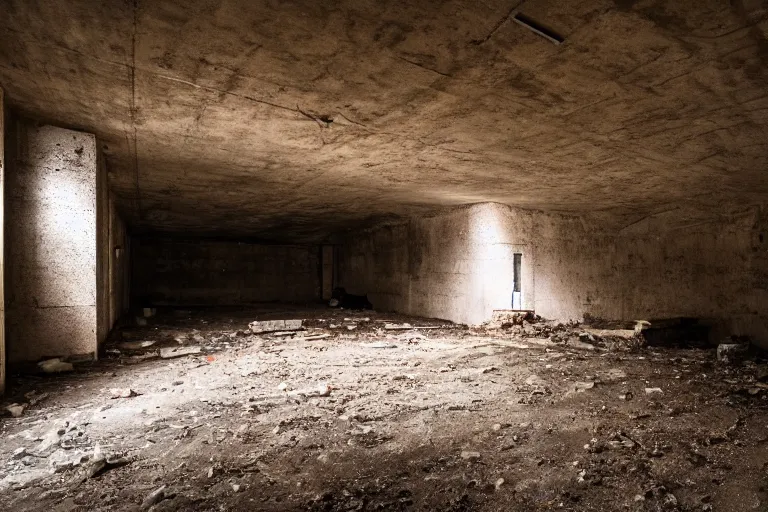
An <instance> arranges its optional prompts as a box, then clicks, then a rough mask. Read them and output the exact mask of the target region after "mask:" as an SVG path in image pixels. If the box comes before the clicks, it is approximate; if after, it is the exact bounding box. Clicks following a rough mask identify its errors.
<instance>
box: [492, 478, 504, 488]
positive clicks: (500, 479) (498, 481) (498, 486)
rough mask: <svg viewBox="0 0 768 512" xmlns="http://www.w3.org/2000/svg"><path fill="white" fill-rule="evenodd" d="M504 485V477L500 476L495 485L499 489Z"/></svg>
mask: <svg viewBox="0 0 768 512" xmlns="http://www.w3.org/2000/svg"><path fill="white" fill-rule="evenodd" d="M502 485H504V479H503V478H499V479H498V480H496V483H495V484H493V486H494V487H495V488H496V490H497V491H498V490H499V489H500V488H501V486H502Z"/></svg>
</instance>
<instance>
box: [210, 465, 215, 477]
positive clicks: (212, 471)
mask: <svg viewBox="0 0 768 512" xmlns="http://www.w3.org/2000/svg"><path fill="white" fill-rule="evenodd" d="M214 474H215V471H214V470H213V467H210V468H208V478H213V475H214Z"/></svg>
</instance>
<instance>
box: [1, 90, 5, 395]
mask: <svg viewBox="0 0 768 512" xmlns="http://www.w3.org/2000/svg"><path fill="white" fill-rule="evenodd" d="M5 119H6V112H5V94H4V93H3V89H2V88H0V395H2V394H3V393H4V392H5V283H4V278H5V248H4V245H5V174H6V173H5Z"/></svg>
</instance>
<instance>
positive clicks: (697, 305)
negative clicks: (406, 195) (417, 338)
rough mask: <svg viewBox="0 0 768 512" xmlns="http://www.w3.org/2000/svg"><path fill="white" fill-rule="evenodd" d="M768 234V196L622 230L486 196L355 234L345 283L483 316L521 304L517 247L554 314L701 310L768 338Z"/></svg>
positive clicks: (423, 310) (526, 284) (531, 299)
mask: <svg viewBox="0 0 768 512" xmlns="http://www.w3.org/2000/svg"><path fill="white" fill-rule="evenodd" d="M767 234H768V214H766V209H765V208H743V209H741V210H737V211H733V212H731V213H730V214H728V215H720V216H716V217H713V216H712V215H711V214H710V213H708V212H700V211H684V210H682V209H677V210H674V211H670V212H667V213H666V214H659V215H656V216H653V217H649V218H646V219H644V220H642V221H641V222H638V223H635V224H632V225H630V226H625V227H624V228H623V229H620V230H619V229H617V228H616V227H615V226H610V225H604V224H600V223H599V222H598V221H597V220H596V219H595V218H594V217H590V216H586V215H585V216H573V215H558V214H549V213H544V212H537V211H531V210H520V209H513V208H510V207H507V206H505V205H500V204H480V205H474V206H471V207H468V208H459V209H456V210H453V211H448V212H445V213H442V214H438V215H435V216H432V217H428V218H414V219H412V220H410V221H409V222H407V223H403V224H395V225H388V226H380V227H378V228H374V229H371V230H368V231H367V232H365V233H364V234H361V235H357V236H354V237H351V238H350V241H349V243H348V244H346V245H345V246H344V247H343V249H342V259H341V284H342V285H343V286H345V287H346V288H347V289H348V291H350V292H352V293H368V294H369V297H370V299H371V301H372V302H373V304H374V306H375V307H377V308H382V309H387V310H394V311H400V312H404V313H408V314H414V315H424V316H430V317H438V318H445V319H448V320H453V321H456V322H463V323H468V324H477V323H480V322H483V321H486V320H488V319H490V316H491V312H492V310H493V309H508V308H510V306H511V295H512V279H513V271H512V261H513V254H514V253H516V252H518V253H521V254H523V260H522V296H523V308H531V309H535V310H536V312H537V313H538V314H540V315H542V316H544V317H546V318H550V319H558V320H564V321H565V320H570V319H575V320H580V319H582V318H583V317H584V315H585V314H589V315H592V316H596V317H601V318H607V319H624V320H636V319H655V318H666V317H676V316H690V317H700V318H703V319H705V320H706V321H709V322H710V323H712V325H714V326H716V327H717V328H718V329H717V330H716V331H717V332H718V333H719V334H720V335H722V336H725V335H730V334H744V335H751V336H753V337H754V338H755V339H756V340H757V341H759V342H760V343H762V344H766V345H768V330H766V326H768V315H766V313H765V311H767V310H768V308H766V306H768V238H766V235H767Z"/></svg>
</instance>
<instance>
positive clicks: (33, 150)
mask: <svg viewBox="0 0 768 512" xmlns="http://www.w3.org/2000/svg"><path fill="white" fill-rule="evenodd" d="M15 131H16V135H15V146H16V147H15V150H14V154H15V161H14V164H13V166H12V171H11V172H9V173H8V176H7V182H6V185H7V189H6V191H7V196H6V197H7V210H6V215H7V217H6V218H7V230H6V236H7V248H6V257H7V266H6V271H7V279H6V289H7V296H6V299H7V304H6V306H7V310H6V311H7V335H8V343H7V349H8V358H9V361H12V362H13V361H26V360H36V359H39V358H41V357H45V356H61V355H64V356H66V355H72V354H86V353H95V351H96V345H97V344H96V329H97V313H96V308H97V290H96V282H97V273H96V272H97V256H96V200H97V188H96V173H97V163H96V139H95V137H94V136H93V135H91V134H87V133H81V132H75V131H71V130H65V129H61V128H56V127H52V126H38V125H35V124H33V123H31V122H20V123H18V125H17V126H16V130H15Z"/></svg>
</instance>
